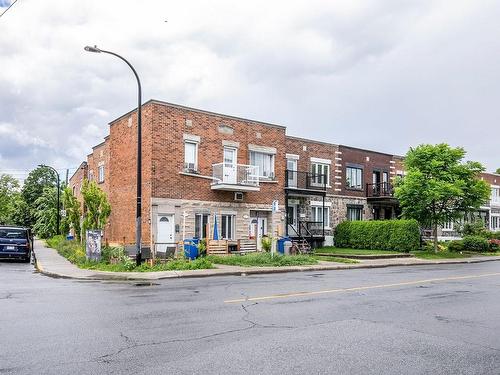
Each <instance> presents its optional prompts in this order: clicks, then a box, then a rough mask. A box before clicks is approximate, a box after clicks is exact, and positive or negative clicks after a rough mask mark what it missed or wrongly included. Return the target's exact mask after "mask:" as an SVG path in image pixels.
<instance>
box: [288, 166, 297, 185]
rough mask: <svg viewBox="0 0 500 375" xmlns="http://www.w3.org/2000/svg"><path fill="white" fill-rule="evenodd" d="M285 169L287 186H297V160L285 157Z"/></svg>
mask: <svg viewBox="0 0 500 375" xmlns="http://www.w3.org/2000/svg"><path fill="white" fill-rule="evenodd" d="M286 169H287V170H288V187H291V188H296V187H297V160H296V159H287V160H286Z"/></svg>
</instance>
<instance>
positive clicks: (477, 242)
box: [462, 236, 490, 252]
mask: <svg viewBox="0 0 500 375" xmlns="http://www.w3.org/2000/svg"><path fill="white" fill-rule="evenodd" d="M462 242H463V244H464V250H465V251H478V252H486V251H488V250H489V249H490V244H489V243H488V240H487V239H486V238H484V237H481V236H465V237H464V238H463V240H462Z"/></svg>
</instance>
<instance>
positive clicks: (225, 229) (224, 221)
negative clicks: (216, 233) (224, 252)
mask: <svg viewBox="0 0 500 375" xmlns="http://www.w3.org/2000/svg"><path fill="white" fill-rule="evenodd" d="M235 218H236V216H235V215H221V228H220V230H221V237H222V239H224V240H234V235H235V233H234V232H235Z"/></svg>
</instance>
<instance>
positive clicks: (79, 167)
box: [68, 160, 87, 181]
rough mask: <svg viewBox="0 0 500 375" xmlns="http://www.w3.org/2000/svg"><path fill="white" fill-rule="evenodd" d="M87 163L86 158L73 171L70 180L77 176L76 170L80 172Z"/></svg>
mask: <svg viewBox="0 0 500 375" xmlns="http://www.w3.org/2000/svg"><path fill="white" fill-rule="evenodd" d="M85 164H87V162H86V161H85V160H84V161H82V162H81V163H80V165H79V166H78V168H76V171H74V172H73V174H72V175H71V177H70V178H69V180H68V181H70V180H71V179H72V178H73V177H75V174H76V172H78V171H79V170H80V169H82V167H83V166H84V165H85Z"/></svg>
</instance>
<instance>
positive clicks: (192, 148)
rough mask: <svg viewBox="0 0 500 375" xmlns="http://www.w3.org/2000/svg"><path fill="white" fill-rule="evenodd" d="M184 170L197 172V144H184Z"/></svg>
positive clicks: (187, 142)
mask: <svg viewBox="0 0 500 375" xmlns="http://www.w3.org/2000/svg"><path fill="white" fill-rule="evenodd" d="M184 169H185V170H187V171H197V170H198V143H197V142H190V141H185V142H184Z"/></svg>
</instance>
